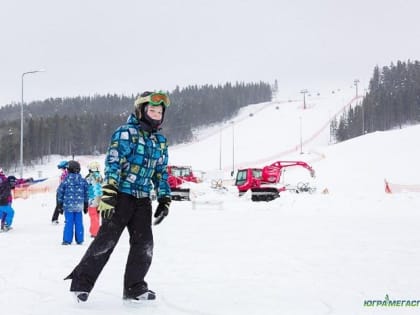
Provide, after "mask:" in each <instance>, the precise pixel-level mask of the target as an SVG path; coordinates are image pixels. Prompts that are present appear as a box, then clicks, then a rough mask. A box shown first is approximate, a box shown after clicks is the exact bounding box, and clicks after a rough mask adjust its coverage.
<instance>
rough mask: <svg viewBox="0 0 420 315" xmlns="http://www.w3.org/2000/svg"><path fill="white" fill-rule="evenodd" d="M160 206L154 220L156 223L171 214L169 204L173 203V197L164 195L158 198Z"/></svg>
mask: <svg viewBox="0 0 420 315" xmlns="http://www.w3.org/2000/svg"><path fill="white" fill-rule="evenodd" d="M158 202H159V204H158V206H157V208H156V211H155V218H156V219H155V221H154V222H153V224H154V225H157V224H159V223H160V222H162V221H163V219H164V218H165V217H166V216H167V215H168V214H169V206H170V205H171V198H170V197H162V198H159V199H158Z"/></svg>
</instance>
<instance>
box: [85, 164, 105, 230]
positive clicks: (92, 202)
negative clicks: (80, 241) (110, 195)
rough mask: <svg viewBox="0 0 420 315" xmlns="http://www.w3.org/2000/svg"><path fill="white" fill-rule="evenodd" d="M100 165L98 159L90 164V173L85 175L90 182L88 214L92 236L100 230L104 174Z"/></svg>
mask: <svg viewBox="0 0 420 315" xmlns="http://www.w3.org/2000/svg"><path fill="white" fill-rule="evenodd" d="M99 168H100V165H99V163H98V162H96V161H92V162H90V163H89V164H88V170H89V174H88V175H87V176H86V177H85V179H86V181H87V183H88V196H89V207H88V214H89V218H90V226H89V232H90V236H91V237H96V234H98V230H99V212H98V206H99V201H100V200H101V196H102V180H103V178H102V175H101V173H100V171H99Z"/></svg>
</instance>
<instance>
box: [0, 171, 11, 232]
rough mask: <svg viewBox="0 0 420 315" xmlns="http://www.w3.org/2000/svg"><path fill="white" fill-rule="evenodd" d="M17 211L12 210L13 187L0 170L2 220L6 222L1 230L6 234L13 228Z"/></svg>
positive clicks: (0, 214) (0, 209) (0, 213)
mask: <svg viewBox="0 0 420 315" xmlns="http://www.w3.org/2000/svg"><path fill="white" fill-rule="evenodd" d="M14 215H15V211H14V210H13V208H12V187H11V185H10V181H9V179H8V178H7V177H6V175H4V173H3V169H1V168H0V218H1V219H3V220H4V222H2V225H1V230H2V231H4V232H6V231H9V230H10V229H11V228H12V223H13V217H14Z"/></svg>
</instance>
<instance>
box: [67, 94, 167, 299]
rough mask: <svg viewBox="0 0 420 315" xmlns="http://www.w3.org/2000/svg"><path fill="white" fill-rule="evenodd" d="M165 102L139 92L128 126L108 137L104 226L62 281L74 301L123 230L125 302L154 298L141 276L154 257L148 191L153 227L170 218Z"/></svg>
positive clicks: (85, 289)
mask: <svg viewBox="0 0 420 315" xmlns="http://www.w3.org/2000/svg"><path fill="white" fill-rule="evenodd" d="M169 103H170V102H169V97H168V95H167V94H166V93H163V92H144V93H142V94H141V95H140V96H139V97H138V98H137V99H136V100H135V102H134V113H132V114H131V115H130V116H129V117H128V120H127V123H126V124H123V125H121V126H120V127H119V128H117V130H116V131H115V132H114V134H113V135H112V138H111V143H110V145H109V148H108V151H107V154H106V157H105V174H104V184H103V186H102V197H101V201H100V203H99V208H98V209H99V211H100V213H101V217H102V225H101V227H100V229H99V232H98V234H97V236H96V237H95V239H94V240H93V241H92V243H91V244H90V246H89V248H88V249H87V251H86V253H85V255H84V256H83V258H82V260H81V261H80V263H79V264H78V265H77V266H76V267H75V268H74V270H73V271H72V272H71V273H70V275H69V276H67V277H66V279H71V285H70V291H71V292H72V293H73V294H74V295H75V296H76V298H77V300H78V301H82V302H85V301H87V299H88V296H89V294H90V292H91V290H92V289H93V286H94V284H95V282H96V280H97V278H98V277H99V274H100V273H101V271H102V269H103V268H104V266H105V264H106V263H107V261H108V259H109V257H110V255H111V253H112V251H113V250H114V248H115V246H116V244H117V242H118V240H119V238H120V236H121V233H122V232H123V231H124V230H125V228H127V230H128V233H129V235H130V243H129V245H130V250H129V253H128V258H127V263H126V266H125V276H124V291H123V298H124V299H125V300H129V301H133V302H139V301H141V300H152V299H155V297H156V294H155V293H154V292H153V291H151V290H149V288H148V284H147V283H146V281H145V280H144V278H145V276H146V274H147V272H148V270H149V267H150V265H151V262H152V256H153V234H152V226H151V225H152V201H151V193H152V190H154V191H155V192H156V196H157V198H158V206H157V208H156V211H155V214H154V217H155V218H156V219H155V221H154V224H158V223H160V222H162V220H163V219H164V218H165V217H166V216H167V215H168V211H169V205H170V203H171V190H170V187H169V184H168V173H167V170H166V167H167V164H168V148H167V147H168V145H167V140H166V138H165V137H164V136H163V135H162V134H161V133H159V130H160V128H161V125H162V123H163V120H164V117H165V112H166V110H167V107H168V106H169Z"/></svg>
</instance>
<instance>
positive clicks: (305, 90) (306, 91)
mask: <svg viewBox="0 0 420 315" xmlns="http://www.w3.org/2000/svg"><path fill="white" fill-rule="evenodd" d="M300 93H302V94H303V109H306V97H305V95H306V93H308V90H307V89H303V90H302V91H300Z"/></svg>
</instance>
